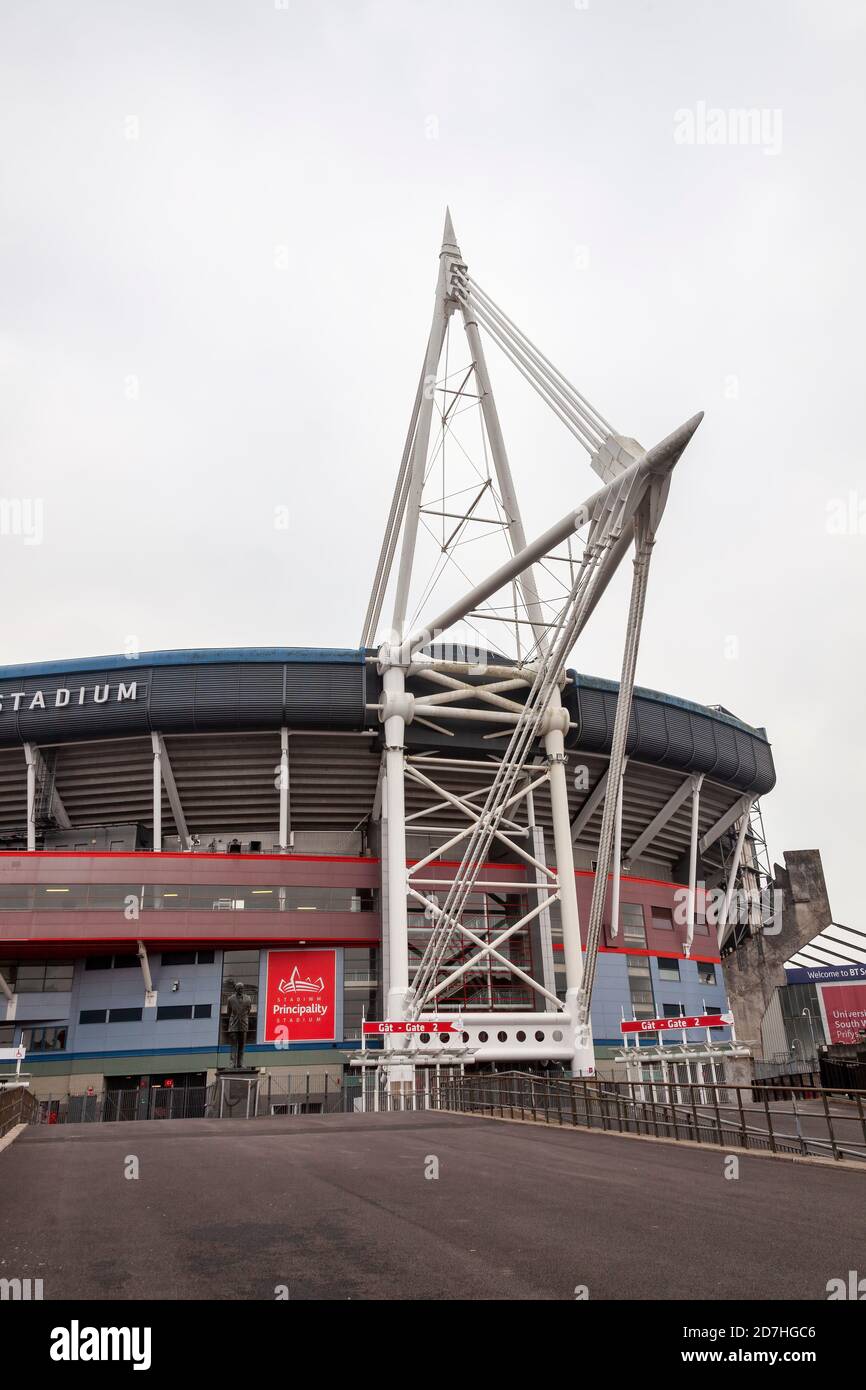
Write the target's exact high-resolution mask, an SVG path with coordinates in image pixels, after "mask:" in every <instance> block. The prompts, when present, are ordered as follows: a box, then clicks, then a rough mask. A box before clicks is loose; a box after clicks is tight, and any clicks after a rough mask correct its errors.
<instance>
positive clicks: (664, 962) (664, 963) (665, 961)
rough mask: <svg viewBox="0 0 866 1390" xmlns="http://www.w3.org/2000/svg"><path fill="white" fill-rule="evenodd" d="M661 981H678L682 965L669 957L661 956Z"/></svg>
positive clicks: (659, 963) (659, 965) (659, 966)
mask: <svg viewBox="0 0 866 1390" xmlns="http://www.w3.org/2000/svg"><path fill="white" fill-rule="evenodd" d="M658 968H659V979H660V980H678V979H679V978H680V963H679V961H678V960H674V959H672V958H671V957H669V956H659V961H658Z"/></svg>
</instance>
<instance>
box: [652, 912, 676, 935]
mask: <svg viewBox="0 0 866 1390" xmlns="http://www.w3.org/2000/svg"><path fill="white" fill-rule="evenodd" d="M650 911H651V912H652V924H653V927H654V929H655V930H656V931H673V929H674V915H673V913H672V912H671V910H670V908H669V907H653V908H651V909H650Z"/></svg>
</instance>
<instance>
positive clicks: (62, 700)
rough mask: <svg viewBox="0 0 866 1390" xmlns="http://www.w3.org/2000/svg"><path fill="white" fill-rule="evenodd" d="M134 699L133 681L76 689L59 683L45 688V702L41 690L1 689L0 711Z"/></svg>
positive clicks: (62, 706) (83, 686)
mask: <svg viewBox="0 0 866 1390" xmlns="http://www.w3.org/2000/svg"><path fill="white" fill-rule="evenodd" d="M112 690H113V694H112ZM52 696H53V700H52ZM137 699H138V682H137V681H130V682H129V683H128V684H126V683H125V682H124V681H118V683H117V685H116V686H114V687H112V686H111V685H110V684H109V682H108V681H106V682H105V684H104V685H92V686H88V685H81V686H79V687H78V690H70V689H67V688H66V687H61V689H59V690H49V692H48V701H47V702H46V697H45V694H44V692H43V691H41V690H4V691H2V692H0V714H4V713H6V712H7V710H11V711H14V712H17V711H18V710H20V709H26V710H31V709H46V708H51V709H63V708H64V707H65V706H66V705H68V704H76V705H87V704H96V705H105V704H108V703H109V701H111V700H113V702H114V703H115V704H116V703H118V702H120V701H123V700H137Z"/></svg>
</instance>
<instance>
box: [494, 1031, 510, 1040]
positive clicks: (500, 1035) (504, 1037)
mask: <svg viewBox="0 0 866 1390" xmlns="http://www.w3.org/2000/svg"><path fill="white" fill-rule="evenodd" d="M496 1036H497V1038H498V1039H499V1041H500V1042H508V1034H507V1033H497V1034H496Z"/></svg>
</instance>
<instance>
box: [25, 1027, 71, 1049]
mask: <svg viewBox="0 0 866 1390" xmlns="http://www.w3.org/2000/svg"><path fill="white" fill-rule="evenodd" d="M22 1041H23V1043H24V1046H25V1047H26V1048H27V1051H28V1052H62V1051H63V1049H64V1048H65V1047H66V1029H65V1028H25V1029H24V1032H23V1035H22Z"/></svg>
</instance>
